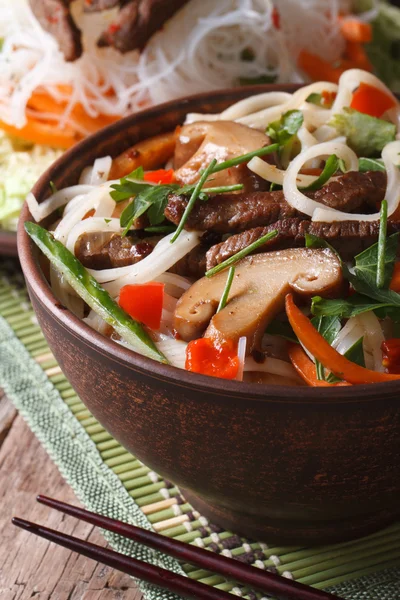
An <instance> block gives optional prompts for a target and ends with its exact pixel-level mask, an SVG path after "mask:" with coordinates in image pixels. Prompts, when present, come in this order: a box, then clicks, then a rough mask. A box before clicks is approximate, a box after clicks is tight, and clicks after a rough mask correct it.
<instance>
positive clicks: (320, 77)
mask: <svg viewBox="0 0 400 600" xmlns="http://www.w3.org/2000/svg"><path fill="white" fill-rule="evenodd" d="M342 62H344V61H342ZM297 64H298V66H299V68H300V69H301V70H302V71H304V72H305V73H307V75H308V76H309V77H310V78H311V79H312V80H313V81H332V82H333V83H338V81H339V78H340V76H341V74H342V73H343V72H344V71H345V70H346V69H347V68H349V67H348V65H347V64H346V65H344V64H340V65H339V66H338V67H333V66H332V65H331V64H330V63H329V62H327V61H326V60H324V59H323V58H321V57H320V56H318V55H317V54H313V53H311V52H308V51H307V50H302V51H301V52H300V54H299V56H298V59H297Z"/></svg>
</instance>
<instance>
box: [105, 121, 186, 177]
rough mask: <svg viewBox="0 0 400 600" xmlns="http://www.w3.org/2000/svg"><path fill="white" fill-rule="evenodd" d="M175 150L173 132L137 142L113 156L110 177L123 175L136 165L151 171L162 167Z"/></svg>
mask: <svg viewBox="0 0 400 600" xmlns="http://www.w3.org/2000/svg"><path fill="white" fill-rule="evenodd" d="M174 150H175V132H173V131H170V132H169V133H161V134H160V135H156V136H154V137H152V138H149V139H147V140H143V141H142V142H138V143H137V144H135V145H134V146H132V147H131V148H129V149H128V150H125V152H123V153H122V154H120V155H119V156H117V158H114V160H113V164H112V167H111V173H110V179H120V178H121V177H125V176H126V175H128V174H129V173H131V172H132V171H134V170H135V169H137V168H138V167H143V168H144V170H145V171H152V170H153V169H158V168H160V167H164V165H165V163H166V162H167V161H168V160H169V159H170V158H171V156H172V155H173V153H174Z"/></svg>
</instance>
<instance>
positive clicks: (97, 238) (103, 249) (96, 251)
mask: <svg viewBox="0 0 400 600" xmlns="http://www.w3.org/2000/svg"><path fill="white" fill-rule="evenodd" d="M158 239H159V238H154V241H153V240H152V238H149V239H143V240H135V239H133V238H131V237H130V236H126V237H121V236H120V235H118V234H116V233H108V232H106V233H103V232H99V233H97V232H96V233H84V234H83V235H81V236H80V237H79V238H78V240H77V242H76V244H75V255H76V257H77V258H78V259H79V260H80V261H81V263H82V264H83V265H84V266H85V267H86V268H88V269H96V270H99V269H112V268H114V267H127V266H128V265H133V264H135V263H137V262H139V261H140V260H142V259H143V258H145V257H146V256H148V255H149V254H151V252H152V251H153V247H154V245H155V243H156V241H158Z"/></svg>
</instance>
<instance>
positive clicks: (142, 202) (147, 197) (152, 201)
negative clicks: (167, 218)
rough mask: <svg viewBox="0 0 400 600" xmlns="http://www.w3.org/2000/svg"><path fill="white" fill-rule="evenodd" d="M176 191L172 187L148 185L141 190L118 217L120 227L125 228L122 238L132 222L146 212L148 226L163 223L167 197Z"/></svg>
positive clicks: (174, 187)
mask: <svg viewBox="0 0 400 600" xmlns="http://www.w3.org/2000/svg"><path fill="white" fill-rule="evenodd" d="M175 189H176V186H172V185H149V186H146V188H144V189H142V190H141V191H140V192H139V193H138V194H137V196H136V197H135V198H134V200H133V201H132V202H131V203H130V204H128V206H127V207H126V208H125V210H124V211H123V212H122V214H121V217H120V222H121V227H125V230H124V232H123V234H122V235H123V236H125V235H126V234H127V233H128V231H129V229H130V228H131V226H132V224H133V222H134V221H135V220H136V219H138V218H139V217H141V216H142V215H143V214H144V213H145V212H146V211H147V215H148V217H149V221H150V225H159V224H160V223H162V222H163V221H164V210H165V207H166V206H167V202H168V196H169V194H170V193H171V192H173V191H174V190H175Z"/></svg>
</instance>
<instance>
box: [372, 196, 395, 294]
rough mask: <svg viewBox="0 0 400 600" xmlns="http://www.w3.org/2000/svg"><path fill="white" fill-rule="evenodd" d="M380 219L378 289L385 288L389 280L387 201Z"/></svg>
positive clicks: (382, 206) (383, 203) (377, 269)
mask: <svg viewBox="0 0 400 600" xmlns="http://www.w3.org/2000/svg"><path fill="white" fill-rule="evenodd" d="M380 213H381V214H380V219H379V238H378V258H377V266H376V287H378V288H379V289H382V288H383V287H385V283H386V280H387V275H386V271H387V269H386V257H385V251H386V233H387V218H388V214H387V213H388V203H387V200H383V201H382V205H381V211H380ZM393 267H394V263H393V265H392V268H391V272H390V274H389V280H388V282H387V287H388V286H389V284H390V279H391V276H392V273H393Z"/></svg>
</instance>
